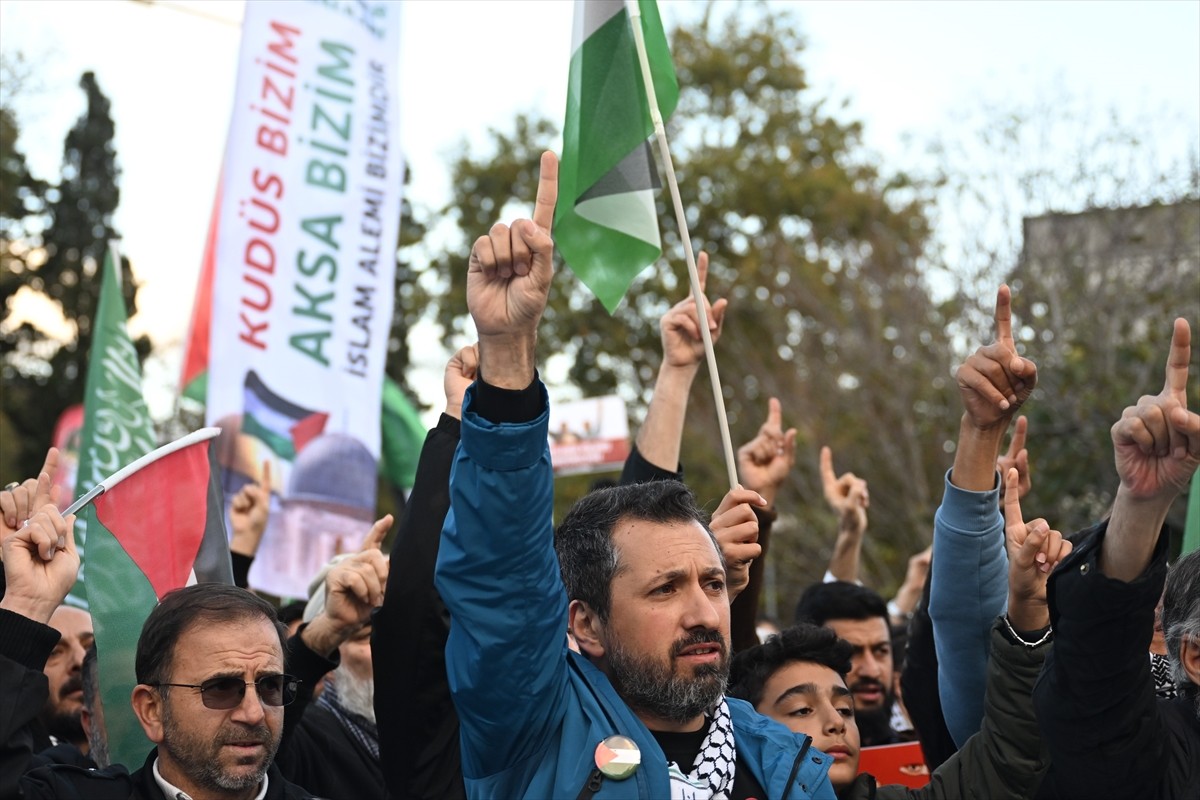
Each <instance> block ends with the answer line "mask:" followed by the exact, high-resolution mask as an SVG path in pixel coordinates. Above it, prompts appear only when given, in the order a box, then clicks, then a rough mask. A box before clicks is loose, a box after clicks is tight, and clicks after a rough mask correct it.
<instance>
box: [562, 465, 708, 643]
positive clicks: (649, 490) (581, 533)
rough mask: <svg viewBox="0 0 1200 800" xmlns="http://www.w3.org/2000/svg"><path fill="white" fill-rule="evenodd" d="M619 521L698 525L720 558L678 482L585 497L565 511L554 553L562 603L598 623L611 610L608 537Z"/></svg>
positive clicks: (613, 567) (613, 560)
mask: <svg viewBox="0 0 1200 800" xmlns="http://www.w3.org/2000/svg"><path fill="white" fill-rule="evenodd" d="M622 519H634V520H639V521H643V522H658V523H673V522H682V523H688V522H699V523H700V524H701V525H702V526H703V527H704V530H705V531H706V532H707V533H708V535H709V537H710V538H712V540H713V546H714V547H716V548H717V554H718V556H719V555H720V554H721V548H720V547H719V546H718V545H717V542H716V539H715V538H714V537H713V536H712V531H710V530H709V528H708V524H707V519H706V515H705V514H704V512H703V511H701V510H700V508H699V507H698V506H697V505H696V498H695V496H694V495H693V494H692V492H691V490H690V489H688V488H687V487H686V486H684V485H683V484H682V483H680V482H679V481H650V482H648V483H638V484H631V485H627V486H613V487H610V488H607V489H597V490H596V491H594V492H590V493H589V494H587V495H585V496H584V497H583V498H581V499H580V500H579V502H577V503H575V505H574V506H572V507H571V510H570V511H569V512H567V516H566V517H565V518H564V519H563V521H562V523H561V524H560V525H559V526H558V528H557V529H556V530H555V531H554V550H555V552H557V554H558V566H559V569H560V570H561V572H562V580H563V585H564V586H565V587H566V589H567V598H568V599H570V600H581V601H583V602H584V603H587V604H588V606H589V607H590V608H591V609H592V610H593V611H595V612H596V614H597V616H599V617H600V619H601V621H604V622H607V621H608V614H609V611H610V610H611V606H612V580H613V577H614V576H616V574H617V568H618V558H617V556H618V554H617V550H616V547H615V546H614V545H613V539H612V534H613V531H614V530H615V529H616V527H617V523H618V522H620V521H621V520H622ZM722 562H723V559H722Z"/></svg>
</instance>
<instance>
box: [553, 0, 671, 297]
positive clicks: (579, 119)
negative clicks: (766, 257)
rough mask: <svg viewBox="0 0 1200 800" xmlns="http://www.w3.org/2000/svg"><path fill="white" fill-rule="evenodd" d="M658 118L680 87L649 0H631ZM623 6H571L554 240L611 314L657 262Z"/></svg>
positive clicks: (647, 164)
mask: <svg viewBox="0 0 1200 800" xmlns="http://www.w3.org/2000/svg"><path fill="white" fill-rule="evenodd" d="M637 2H638V7H639V9H640V13H641V25H642V33H643V36H644V38H645V42H646V54H647V56H648V58H649V62H650V70H651V75H653V80H654V93H655V96H656V98H657V100H658V109H659V113H660V114H661V115H662V118H663V119H664V120H665V119H666V118H667V117H669V116H670V115H671V112H673V111H674V110H675V106H676V105H677V104H678V102H679V82H678V81H677V80H676V78H675V67H674V65H673V64H672V63H671V52H670V50H669V48H668V47H667V37H666V34H665V33H664V32H663V27H662V20H661V19H660V18H659V15H658V6H657V5H656V4H655V2H654V0H637ZM646 98H647V95H646V89H645V84H644V83H643V80H642V71H641V67H640V66H639V64H638V55H637V46H636V44H635V42H634V38H633V28H632V25H631V17H630V14H629V11H628V8H627V7H626V4H625V2H623V0H576V2H575V26H574V36H573V40H572V47H571V69H570V77H569V80H568V84H567V114H566V121H565V122H564V123H563V152H562V163H561V165H560V167H559V178H558V181H559V182H558V186H559V203H558V209H557V210H556V212H555V218H554V240H555V244H556V245H557V246H558V250H559V252H560V253H561V254H562V257H563V260H564V261H565V262H566V263H567V265H568V266H569V267H570V268H571V270H572V271H573V272H574V273H575V274H576V275H578V276H579V279H580V280H581V281H583V283H584V285H586V286H587V287H588V288H589V289H591V290H592V293H593V294H595V295H596V297H597V298H599V300H600V302H601V303H603V304H604V307H605V308H606V309H608V312H609V313H610V314H611V313H612V312H613V311H614V310H615V309H616V307H617V305H618V304H619V303H620V302H621V298H622V297H624V295H625V292H626V291H627V290H628V289H629V285H630V284H631V283H632V282H633V279H634V277H636V276H637V274H638V273H639V272H641V271H642V270H643V269H645V268H646V267H647V266H649V265H650V264H652V263H654V261H655V259H657V258H658V257H659V256H660V255H661V254H662V240H661V239H660V237H659V232H658V215H657V213H656V211H655V202H654V198H655V191H656V190H657V189H658V188H659V187H660V185H661V184H660V183H659V180H658V171H657V169H656V168H655V165H654V158H653V154H652V151H651V149H650V144H649V142H648V141H647V140H648V138H649V137H650V136H651V135H652V134H653V133H654V125H653V122H652V121H651V117H650V105H649V102H648V100H647V99H646Z"/></svg>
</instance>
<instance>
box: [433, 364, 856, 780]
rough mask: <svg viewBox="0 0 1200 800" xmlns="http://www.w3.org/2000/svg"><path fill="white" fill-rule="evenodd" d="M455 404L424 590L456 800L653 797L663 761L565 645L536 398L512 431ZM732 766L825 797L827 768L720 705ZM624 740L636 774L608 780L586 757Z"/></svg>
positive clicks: (773, 730)
mask: <svg viewBox="0 0 1200 800" xmlns="http://www.w3.org/2000/svg"><path fill="white" fill-rule="evenodd" d="M477 388H478V387H477V386H474V385H473V386H472V387H471V388H470V389H469V390H468V391H467V395H466V398H465V400H464V402H463V418H462V439H461V441H460V443H459V446H458V451H457V453H456V454H455V463H454V467H453V470H452V472H451V475H450V513H449V514H448V515H447V517H446V523H445V526H444V527H443V529H442V543H441V547H440V549H439V552H438V563H437V575H436V584H437V589H438V592H439V593H440V594H441V596H442V599H443V601H444V602H445V604H446V607H447V608H448V609H449V611H450V616H451V624H450V636H449V640H448V641H447V644H446V672H447V677H448V679H449V682H450V690H451V693H452V695H453V697H454V703H455V705H456V706H457V708H458V714H459V718H460V725H461V743H462V767H463V777H464V779H465V783H466V788H467V795H468V796H469V797H488V798H493V797H495V798H518V797H528V798H559V797H562V798H576V797H580V796H583V797H589V796H590V797H595V798H597V800H604V799H605V798H634V797H638V798H666V797H669V796H670V783H669V779H668V777H667V759H666V756H665V755H664V754H663V752H662V750H661V748H660V747H659V746H658V743H657V742H656V741H655V739H654V737H653V735H651V733H650V731H649V730H647V728H646V726H645V725H643V724H642V722H641V721H640V720H639V719H638V718H637V716H636V715H634V713H633V712H632V711H631V710H630V709H629V707H628V706H626V705H625V703H624V702H623V701H622V700H621V698H620V697H619V696H618V695H617V693H616V690H615V689H613V687H612V684H611V683H609V681H608V678H607V677H606V676H605V675H604V674H603V673H602V672H600V670H599V669H597V668H596V667H595V666H593V665H592V664H591V662H589V661H588V660H587V658H585V657H583V656H580V655H578V654H577V653H573V652H571V651H570V650H568V649H567V647H566V633H567V596H566V591H565V590H564V588H563V585H562V578H561V576H560V574H559V568H558V558H557V556H556V555H555V553H554V528H553V520H552V513H553V488H554V486H553V472H552V468H551V464H550V450H549V446H548V439H547V436H548V422H549V415H548V398H547V395H546V391H545V387H544V386H541V385H540V384H538V386H537V389H538V391H539V393H540V396H541V413H540V414H539V416H538V417H537V418H536V419H534V420H532V421H530V422H525V423H504V424H496V423H493V422H490V421H489V420H487V419H484V418H483V417H481V416H480V415H479V414H478V413H476V412H475V410H474V407H475V404H476V401H477V396H476V393H477ZM728 702H729V709H730V712H731V715H732V718H733V727H734V739H735V742H736V745H737V752H738V757H739V761H740V762H741V763H743V764H746V765H748V766H749V768H750V770H751V771H752V772H753V773H754V776H755V778H757V779H758V781H759V783H760V784H761V785H762V786H763V787H764V789H766V792H767V796H768V797H769V798H773V799H774V800H785V799H786V800H808V798H834V796H835V795H834V792H833V787H832V786H831V785H830V783H829V776H828V770H829V764H830V759H829V757H828V756H826V755H825V754H823V753H821V752H820V751H818V750H816V749H814V748H812V747H811V741H812V740H811V739H810V738H809V737H807V736H802V735H799V734H794V733H792V732H791V731H789V730H787V729H786V728H785V727H783V726H782V725H780V724H778V723H776V722H773V721H772V720H769V719H767V718H766V717H763V716H761V715H760V714H758V713H757V712H755V711H754V710H753V708H752V707H750V706H749V705H748V704H747V703H744V702H741V701H738V700H733V699H730V700H729V701H728ZM615 734H621V735H624V736H628V737H629V738H631V739H633V740H634V741H635V742H636V743H637V745H638V748H639V749H640V750H641V754H642V761H641V766H640V767H639V768H638V769H637V771H636V772H635V773H634V774H633V775H632V776H631V777H629V778H628V779H626V780H623V781H616V780H612V779H609V778H604V777H602V776H600V774H599V773H598V771H597V770H596V769H595V761H594V759H595V751H596V746H597V745H598V744H599V743H600V742H601V741H603V740H604V739H606V738H608V737H609V736H613V735H615Z"/></svg>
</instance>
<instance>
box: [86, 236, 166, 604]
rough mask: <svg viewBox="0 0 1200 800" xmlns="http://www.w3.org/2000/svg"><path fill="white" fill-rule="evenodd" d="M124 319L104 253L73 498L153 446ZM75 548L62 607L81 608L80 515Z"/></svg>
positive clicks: (114, 275)
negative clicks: (72, 578) (75, 571)
mask: <svg viewBox="0 0 1200 800" xmlns="http://www.w3.org/2000/svg"><path fill="white" fill-rule="evenodd" d="M127 318H128V312H126V310H125V301H124V300H123V299H122V298H121V284H120V277H119V273H118V272H117V267H116V265H115V264H114V263H113V254H112V251H111V250H110V251H109V253H108V254H107V255H106V256H105V258H104V269H103V270H102V271H101V273H100V303H99V305H98V306H97V308H96V316H95V317H94V318H93V320H92V326H93V334H92V351H91V353H89V354H88V374H87V383H86V386H85V389H84V393H83V434H82V436H81V438H80V444H79V472H78V473H77V477H76V479H75V496H76V497H80V496H82V495H83V494H84V493H86V492H88V491H89V490H91V489H92V488H93V487H95V486H96V484H98V483H99V482H100V481H102V480H104V479H105V478H107V477H108V476H109V475H112V474H113V473H114V472H116V471H117V470H119V469H120V468H121V467H124V466H125V465H127V464H130V463H132V462H134V461H136V460H137V459H138V458H140V457H142V456H144V455H145V454H146V453H149V452H150V451H151V450H153V449H154V446H155V441H156V440H155V436H154V425H153V424H152V423H151V422H150V412H149V410H147V408H146V401H145V399H144V398H143V397H142V368H141V366H140V365H139V364H138V357H137V350H136V349H135V348H134V346H133V341H132V340H131V339H130V338H129V332H128V331H127V330H126V328H125V323H126V320H127ZM75 544H76V545H77V546H78V547H79V555H80V559H81V560H82V562H83V566H81V567H80V570H79V581H78V582H77V583H76V584H75V586H74V588H72V589H71V594H70V595H68V596H67V602H68V603H71V604H72V605H78V606H80V607H82V608H87V607H88V603H87V589H86V581H87V524H86V523H85V522H84V520H83V515H80V518H79V520H78V522H76V524H75Z"/></svg>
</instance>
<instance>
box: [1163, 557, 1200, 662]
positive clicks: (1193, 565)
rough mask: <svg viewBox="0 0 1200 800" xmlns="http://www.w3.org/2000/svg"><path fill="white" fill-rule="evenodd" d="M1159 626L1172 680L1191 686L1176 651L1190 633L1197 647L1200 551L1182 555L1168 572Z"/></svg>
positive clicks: (1199, 640)
mask: <svg viewBox="0 0 1200 800" xmlns="http://www.w3.org/2000/svg"><path fill="white" fill-rule="evenodd" d="M1162 629H1163V638H1164V639H1166V641H1167V657H1168V658H1169V659H1170V661H1171V673H1172V677H1173V678H1174V679H1175V683H1176V684H1178V685H1180V686H1189V685H1192V680H1191V679H1190V678H1189V677H1188V674H1187V672H1186V671H1185V670H1184V668H1183V661H1182V660H1181V657H1180V652H1179V651H1180V649H1181V648H1182V647H1183V640H1184V639H1185V638H1187V637H1189V636H1190V637H1194V638H1195V639H1196V643H1197V645H1198V646H1200V550H1193V551H1192V552H1190V553H1188V554H1187V555H1185V556H1183V557H1181V558H1180V559H1179V560H1178V561H1176V562H1175V565H1174V566H1173V567H1171V571H1170V572H1168V573H1167V587H1166V590H1165V591H1164V592H1163V601H1162Z"/></svg>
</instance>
